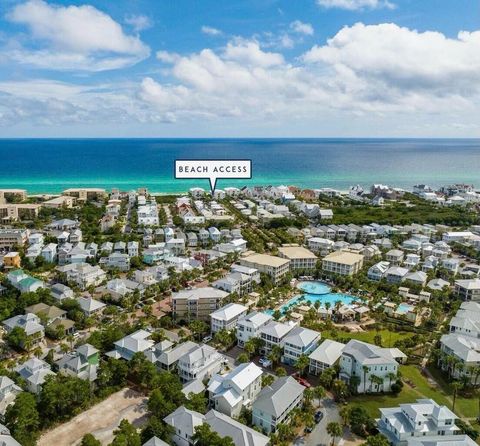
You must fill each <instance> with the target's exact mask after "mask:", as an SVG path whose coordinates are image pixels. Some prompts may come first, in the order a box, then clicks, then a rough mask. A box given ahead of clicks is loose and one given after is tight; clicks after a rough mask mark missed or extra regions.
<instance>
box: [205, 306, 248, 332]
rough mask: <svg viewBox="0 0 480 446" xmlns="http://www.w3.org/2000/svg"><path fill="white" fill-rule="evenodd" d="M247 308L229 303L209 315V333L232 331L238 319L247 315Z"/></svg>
mask: <svg viewBox="0 0 480 446" xmlns="http://www.w3.org/2000/svg"><path fill="white" fill-rule="evenodd" d="M247 311H248V308H247V307H245V306H244V305H240V304H237V303H230V304H227V305H225V306H224V307H222V308H219V309H218V310H216V311H214V312H213V313H211V314H210V326H211V332H212V333H217V332H219V331H220V330H227V331H230V330H233V329H235V327H236V326H237V321H238V319H239V318H241V317H243V316H245V315H246V314H247Z"/></svg>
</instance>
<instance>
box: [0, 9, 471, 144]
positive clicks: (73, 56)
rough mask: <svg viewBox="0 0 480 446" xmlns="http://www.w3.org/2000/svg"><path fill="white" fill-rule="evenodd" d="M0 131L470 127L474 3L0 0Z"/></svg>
mask: <svg viewBox="0 0 480 446" xmlns="http://www.w3.org/2000/svg"><path fill="white" fill-rule="evenodd" d="M2 6H3V8H2V16H1V18H0V137H36V136H38V137H43V136H45V137H46V136H53V137H55V136H59V137H62V136H75V137H81V136H85V137H101V136H105V137H109V136H125V137H127V136H135V137H142V136H145V137H151V136H153V137H155V136H159V137H162V136H164V137H175V136H182V137H202V136H206V137H212V136H219V137H225V136H228V137H242V136H246V137H257V136H265V137H288V136H306V137H316V136H318V137H322V136H346V137H354V136H392V137H409V136H425V137H432V136H438V137H450V136H451V137H478V136H480V125H479V123H478V122H479V120H478V118H477V117H478V114H479V111H480V110H479V109H480V102H479V93H480V89H479V87H480V31H479V30H478V29H479V24H478V17H479V13H480V2H479V1H478V0H422V1H418V0H296V1H291V0H245V1H233V0H231V1H218V0H216V1H214V0H148V1H147V0H115V1H111V0H90V1H88V0H83V1H66V0H57V1H49V0H21V1H19V0H2Z"/></svg>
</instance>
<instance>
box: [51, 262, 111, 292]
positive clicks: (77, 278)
mask: <svg viewBox="0 0 480 446" xmlns="http://www.w3.org/2000/svg"><path fill="white" fill-rule="evenodd" d="M57 269H58V271H60V272H61V273H64V274H65V277H66V279H67V281H68V282H73V283H75V284H76V285H78V286H79V287H80V288H81V289H82V290H84V289H86V288H88V287H90V286H99V285H100V284H101V283H102V282H103V281H105V280H106V279H107V275H106V273H105V271H103V270H102V268H100V267H99V266H92V265H90V264H89V263H75V264H70V265H65V266H59V267H58V268H57Z"/></svg>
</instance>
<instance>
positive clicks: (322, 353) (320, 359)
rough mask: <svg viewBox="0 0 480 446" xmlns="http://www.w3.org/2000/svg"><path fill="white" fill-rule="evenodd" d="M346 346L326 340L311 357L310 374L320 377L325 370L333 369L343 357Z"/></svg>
mask: <svg viewBox="0 0 480 446" xmlns="http://www.w3.org/2000/svg"><path fill="white" fill-rule="evenodd" d="M344 348H345V344H342V343H341V342H337V341H333V340H332V339H325V340H324V341H323V342H322V343H321V344H320V345H319V346H318V347H317V348H316V349H315V350H314V351H313V352H312V353H310V355H309V356H308V358H309V359H310V364H309V368H308V370H309V372H310V373H311V374H312V375H320V374H321V373H322V372H323V371H324V370H326V369H328V368H330V367H333V366H334V365H335V364H336V363H337V362H338V360H339V359H340V357H341V356H342V353H343V349H344Z"/></svg>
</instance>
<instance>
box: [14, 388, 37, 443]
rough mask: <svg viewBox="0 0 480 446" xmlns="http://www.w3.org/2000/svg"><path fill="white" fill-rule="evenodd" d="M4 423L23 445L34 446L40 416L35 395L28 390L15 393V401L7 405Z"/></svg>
mask: <svg viewBox="0 0 480 446" xmlns="http://www.w3.org/2000/svg"><path fill="white" fill-rule="evenodd" d="M5 424H6V426H7V427H8V428H9V429H10V432H11V433H12V436H13V437H14V438H15V439H16V440H17V441H18V442H19V443H20V444H22V445H23V446H34V445H35V443H36V441H37V438H38V429H39V427H40V417H39V414H38V410H37V406H36V402H35V397H34V396H33V395H32V394H31V393H28V392H22V393H20V394H19V395H17V398H16V399H15V403H14V404H12V405H11V406H8V407H7V410H6V413H5Z"/></svg>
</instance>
